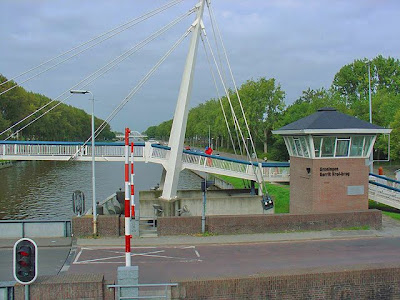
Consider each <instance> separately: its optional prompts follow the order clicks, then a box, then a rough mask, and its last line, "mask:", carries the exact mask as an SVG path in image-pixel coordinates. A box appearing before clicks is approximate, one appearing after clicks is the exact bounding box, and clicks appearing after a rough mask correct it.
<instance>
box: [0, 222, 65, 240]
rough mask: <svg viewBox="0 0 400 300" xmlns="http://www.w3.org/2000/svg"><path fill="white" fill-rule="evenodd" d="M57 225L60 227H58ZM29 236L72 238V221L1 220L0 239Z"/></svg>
mask: <svg viewBox="0 0 400 300" xmlns="http://www.w3.org/2000/svg"><path fill="white" fill-rule="evenodd" d="M57 224H59V226H56V225H57ZM49 225H51V226H49ZM27 236H29V237H70V236H71V220H56V221H49V220H0V238H18V237H21V238H24V237H27Z"/></svg>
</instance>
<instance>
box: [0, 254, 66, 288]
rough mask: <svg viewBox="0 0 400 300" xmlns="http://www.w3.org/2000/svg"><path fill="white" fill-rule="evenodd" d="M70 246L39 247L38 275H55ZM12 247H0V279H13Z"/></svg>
mask: <svg viewBox="0 0 400 300" xmlns="http://www.w3.org/2000/svg"><path fill="white" fill-rule="evenodd" d="M69 251H70V247H39V248H38V276H42V275H57V274H58V273H59V271H60V270H61V268H62V266H63V265H64V263H65V261H66V259H67V257H68V254H69ZM12 265H13V249H12V248H7V249H0V281H13V280H14V276H13V269H12V268H13V266H12Z"/></svg>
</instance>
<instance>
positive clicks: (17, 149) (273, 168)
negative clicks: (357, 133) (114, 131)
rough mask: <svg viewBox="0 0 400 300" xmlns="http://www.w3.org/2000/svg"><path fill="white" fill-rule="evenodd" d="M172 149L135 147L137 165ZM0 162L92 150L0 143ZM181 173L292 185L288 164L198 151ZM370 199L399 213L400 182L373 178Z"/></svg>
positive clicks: (99, 152)
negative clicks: (196, 173)
mask: <svg viewBox="0 0 400 300" xmlns="http://www.w3.org/2000/svg"><path fill="white" fill-rule="evenodd" d="M170 150H171V149H170V147H168V146H163V145H159V144H152V143H150V142H137V143H135V144H134V152H133V153H134V158H135V161H137V162H146V163H156V164H161V165H163V167H164V168H165V166H166V164H167V163H168V156H169V155H170ZM0 159H4V160H53V161H71V160H76V161H91V159H92V147H91V146H90V145H86V144H85V143H83V142H43V141H0ZM95 160H96V161H99V162H100V161H102V162H109V161H121V162H122V161H124V143H122V142H114V143H107V142H96V144H95ZM181 165H182V170H183V169H189V170H194V171H200V172H206V173H212V174H216V175H226V176H232V177H237V178H242V179H246V180H253V181H256V180H257V177H256V174H255V172H256V171H257V170H261V174H262V178H263V180H264V181H268V182H282V183H283V182H285V183H286V182H290V164H289V162H260V163H257V162H250V161H247V160H240V159H234V158H229V157H223V156H218V155H206V154H204V153H203V152H199V151H190V150H182V164H181ZM370 179H371V180H370V183H369V199H371V200H374V201H376V202H380V203H383V204H386V205H389V206H391V207H395V208H397V209H400V182H399V181H396V180H394V179H391V178H387V177H385V176H379V175H376V174H370Z"/></svg>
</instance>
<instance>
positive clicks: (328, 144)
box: [321, 137, 336, 157]
mask: <svg viewBox="0 0 400 300" xmlns="http://www.w3.org/2000/svg"><path fill="white" fill-rule="evenodd" d="M335 144H336V138H335V137H323V138H322V146H321V157H333V154H334V153H335Z"/></svg>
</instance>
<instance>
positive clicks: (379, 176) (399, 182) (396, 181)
mask: <svg viewBox="0 0 400 300" xmlns="http://www.w3.org/2000/svg"><path fill="white" fill-rule="evenodd" d="M369 175H370V176H374V177H376V178H380V179H384V180H387V181H390V182H395V183H398V184H400V181H398V180H395V179H392V178H389V177H386V176H382V175H377V174H374V173H369Z"/></svg>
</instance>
